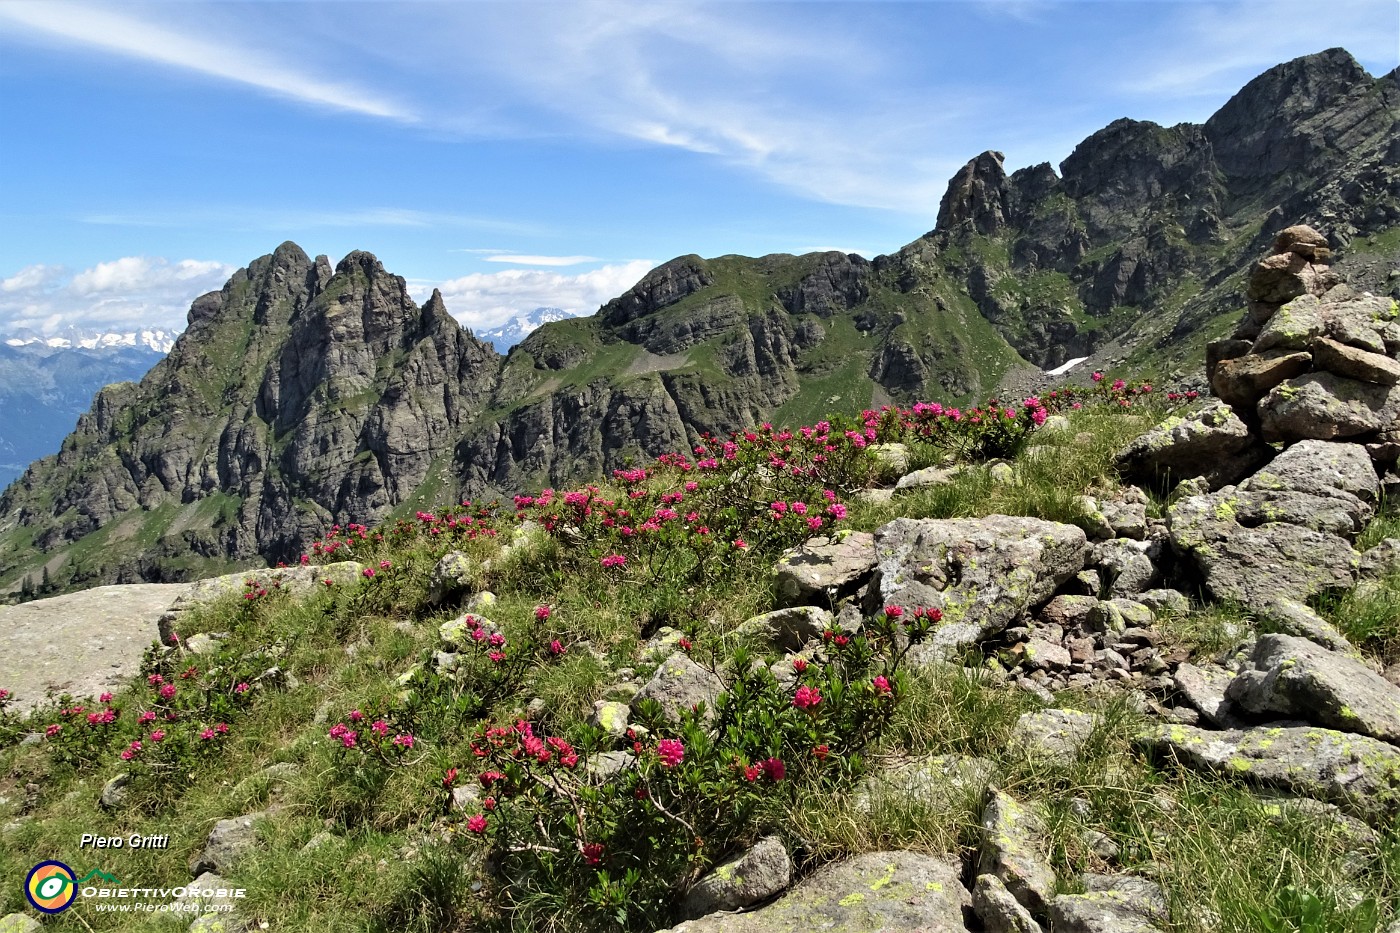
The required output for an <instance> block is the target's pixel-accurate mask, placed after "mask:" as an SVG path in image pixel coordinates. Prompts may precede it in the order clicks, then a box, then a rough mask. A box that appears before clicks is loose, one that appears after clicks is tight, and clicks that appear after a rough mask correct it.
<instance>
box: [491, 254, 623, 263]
mask: <svg viewBox="0 0 1400 933" xmlns="http://www.w3.org/2000/svg"><path fill="white" fill-rule="evenodd" d="M483 259H484V261H486V262H508V263H511V264H512V265H517V266H579V265H582V264H583V263H585V262H598V261H599V260H598V257H597V256H521V255H513V254H510V253H495V254H493V255H490V256H485V257H483Z"/></svg>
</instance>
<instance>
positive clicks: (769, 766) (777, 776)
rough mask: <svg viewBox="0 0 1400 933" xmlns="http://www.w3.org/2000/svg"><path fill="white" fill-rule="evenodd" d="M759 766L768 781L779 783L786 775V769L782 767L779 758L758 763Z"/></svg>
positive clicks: (781, 761)
mask: <svg viewBox="0 0 1400 933" xmlns="http://www.w3.org/2000/svg"><path fill="white" fill-rule="evenodd" d="M759 765H760V767H762V768H763V773H764V774H766V775H767V776H768V780H770V781H781V780H782V779H783V778H784V777H785V776H786V775H787V768H786V767H785V766H784V765H783V760H782V759H781V758H769V759H768V760H766V761H763V762H760V763H759Z"/></svg>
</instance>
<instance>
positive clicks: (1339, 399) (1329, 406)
mask: <svg viewBox="0 0 1400 933" xmlns="http://www.w3.org/2000/svg"><path fill="white" fill-rule="evenodd" d="M1397 415H1400V387H1396V386H1394V385H1379V384H1377V383H1374V382H1361V381H1358V380H1356V379H1348V378H1346V377H1345V376H1337V375H1333V374H1332V373H1329V372H1312V373H1308V374H1306V375H1303V376H1298V377H1296V378H1294V379H1289V380H1287V381H1286V382H1283V383H1280V384H1279V385H1277V386H1275V387H1274V388H1273V389H1272V390H1271V391H1270V392H1269V394H1268V395H1266V396H1264V399H1263V400H1262V401H1261V402H1260V403H1259V423H1260V426H1261V429H1262V431H1263V434H1264V439H1265V440H1266V441H1296V440H1304V439H1307V438H1319V439H1322V440H1331V439H1332V438H1346V437H1356V436H1358V435H1361V434H1369V433H1371V432H1374V431H1379V430H1381V429H1382V428H1384V427H1386V426H1388V425H1389V424H1391V423H1392V422H1393V421H1394V420H1395V418H1396V416H1397Z"/></svg>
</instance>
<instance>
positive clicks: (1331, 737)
mask: <svg viewBox="0 0 1400 933" xmlns="http://www.w3.org/2000/svg"><path fill="white" fill-rule="evenodd" d="M1137 742H1138V744H1139V745H1140V746H1142V747H1144V748H1146V749H1147V750H1148V751H1150V752H1153V753H1156V754H1159V755H1166V756H1172V757H1175V758H1176V760H1177V761H1178V762H1180V763H1181V764H1183V765H1186V766H1187V767H1189V768H1192V769H1194V770H1197V771H1203V772H1207V773H1211V774H1223V775H1227V776H1230V777H1235V778H1239V779H1240V780H1243V781H1247V782H1249V783H1251V784H1257V785H1260V786H1262V787H1272V788H1278V789H1281V790H1286V791H1289V792H1290V793H1294V794H1299V795H1301V796H1304V797H1312V798H1314V799H1316V800H1322V801H1326V802H1330V803H1335V804H1337V805H1338V806H1340V807H1342V808H1343V809H1344V810H1349V811H1351V812H1352V813H1354V814H1356V815H1357V816H1360V817H1362V818H1363V819H1367V820H1369V821H1372V822H1375V823H1380V822H1381V821H1384V820H1393V819H1395V815H1396V814H1397V813H1400V748H1396V747H1395V746H1394V745H1390V744H1388V743H1386V742H1381V741H1379V740H1377V739H1372V738H1367V737H1366V736H1364V735H1352V734H1351V733H1348V732H1335V731H1333V730H1331V729H1318V728H1313V727H1311V726H1299V725H1288V726H1275V727H1267V726H1266V727H1260V728H1258V729H1243V730H1242V729H1232V730H1229V731H1226V732H1211V731H1208V730H1205V729H1197V728H1195V727H1193V726H1179V725H1164V726H1157V727H1155V728H1152V729H1149V730H1147V731H1146V732H1143V733H1141V734H1140V735H1139V736H1138V738H1137Z"/></svg>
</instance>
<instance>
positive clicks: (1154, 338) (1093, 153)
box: [925, 49, 1400, 367]
mask: <svg viewBox="0 0 1400 933" xmlns="http://www.w3.org/2000/svg"><path fill="white" fill-rule="evenodd" d="M1001 163H1002V160H1001V156H1000V154H999V153H995V152H988V153H983V154H982V155H980V156H978V157H977V158H975V159H973V160H972V161H971V162H969V163H968V165H967V167H966V168H964V169H963V170H962V171H961V172H960V173H959V174H958V175H957V176H956V177H955V178H954V180H953V183H952V185H950V187H949V190H948V194H947V195H946V196H945V197H944V200H943V204H942V206H941V208H940V210H939V220H938V226H937V228H936V229H935V231H934V232H933V233H931V234H929V236H928V237H926V238H925V240H927V241H928V245H927V247H925V249H926V250H928V251H931V252H932V253H934V254H935V255H936V256H937V257H938V258H939V260H940V262H939V264H940V265H941V266H942V267H943V268H944V269H945V270H946V271H947V272H948V273H949V274H951V275H953V276H955V277H956V278H958V279H959V280H960V281H961V282H964V283H966V287H967V290H968V292H969V293H970V294H971V295H972V297H973V298H974V299H975V300H976V302H977V306H978V308H979V309H980V310H981V311H982V313H983V314H984V315H986V317H987V318H988V320H990V321H992V322H993V323H994V324H995V325H996V326H997V328H998V330H999V331H1000V332H1001V333H1002V334H1003V336H1005V337H1006V339H1007V340H1008V341H1010V342H1011V344H1012V345H1013V346H1014V347H1015V348H1016V349H1017V351H1018V352H1020V354H1021V355H1022V356H1024V357H1025V358H1026V359H1027V360H1029V361H1031V362H1033V363H1036V364H1038V365H1041V366H1044V367H1050V366H1054V365H1058V364H1059V363H1061V362H1063V361H1064V360H1066V359H1068V358H1071V357H1077V356H1083V355H1086V354H1089V353H1091V352H1093V351H1095V350H1097V349H1099V348H1102V347H1105V346H1108V345H1110V344H1116V346H1115V349H1117V350H1120V351H1121V352H1120V356H1122V355H1127V354H1128V353H1129V352H1131V351H1133V350H1139V351H1140V352H1139V353H1138V359H1137V360H1136V361H1137V362H1139V363H1148V362H1151V360H1150V359H1149V357H1151V356H1154V355H1158V354H1159V353H1160V351H1161V350H1163V349H1165V348H1166V346H1167V345H1168V344H1172V345H1174V346H1173V347H1172V349H1173V350H1174V351H1175V352H1174V353H1172V354H1169V355H1170V356H1171V357H1172V358H1173V359H1178V358H1179V359H1184V358H1186V357H1187V356H1189V354H1190V353H1195V352H1199V350H1200V344H1202V343H1204V341H1205V339H1206V335H1205V333H1204V331H1205V329H1207V328H1208V327H1209V325H1210V324H1211V323H1212V322H1216V323H1218V320H1217V319H1219V318H1220V317H1221V316H1222V315H1227V314H1234V313H1236V312H1237V311H1238V305H1237V296H1238V294H1239V293H1240V292H1241V291H1242V288H1241V287H1240V286H1241V284H1242V282H1241V280H1240V279H1238V278H1237V277H1236V278H1234V279H1233V280H1231V281H1228V282H1227V281H1226V280H1227V279H1230V278H1231V277H1232V276H1238V275H1239V274H1240V272H1241V270H1243V269H1244V268H1245V267H1246V266H1247V265H1248V264H1249V260H1250V257H1251V256H1253V255H1254V254H1256V253H1257V252H1258V251H1259V250H1260V249H1262V248H1264V247H1265V246H1266V245H1267V244H1268V243H1269V242H1270V241H1271V239H1272V238H1273V236H1274V234H1276V233H1277V232H1278V231H1279V230H1281V229H1283V228H1284V227H1286V226H1288V225H1289V224H1293V223H1300V222H1308V223H1314V224H1316V225H1317V226H1318V227H1319V228H1320V229H1325V230H1327V231H1329V236H1330V238H1331V243H1332V246H1333V247H1334V248H1338V249H1344V248H1346V247H1348V246H1351V245H1352V244H1353V242H1354V241H1356V240H1357V239H1358V237H1360V238H1362V242H1360V243H1358V244H1357V246H1358V248H1359V251H1361V252H1385V250H1383V249H1377V248H1376V244H1374V243H1372V242H1368V241H1367V240H1368V238H1367V235H1368V234H1375V233H1379V232H1383V231H1385V230H1388V229H1390V228H1393V227H1394V226H1395V225H1396V223H1397V222H1400V169H1397V166H1400V73H1397V72H1392V73H1390V74H1388V75H1386V76H1385V77H1382V78H1379V79H1376V78H1372V77H1371V76H1370V75H1368V74H1367V73H1366V72H1365V70H1364V69H1362V68H1361V66H1360V65H1358V64H1357V63H1356V61H1355V60H1354V59H1353V58H1352V57H1351V56H1350V55H1349V54H1348V53H1347V52H1345V51H1344V50H1341V49H1332V50H1330V51H1327V52H1323V53H1320V54H1317V55H1311V56H1307V57H1305V58H1300V59H1297V60H1295V61H1292V62H1288V63H1286V64H1283V65H1279V66H1278V67H1276V68H1273V69H1270V70H1269V71H1268V72H1266V73H1264V74H1262V75H1260V76H1259V77H1258V78H1256V79H1254V80H1253V81H1251V82H1250V83H1249V84H1248V85H1247V86H1246V87H1245V88H1244V89H1243V90H1241V91H1240V92H1239V93H1238V94H1236V95H1235V96H1234V97H1233V98H1231V100H1230V101H1229V102H1228V103H1226V104H1225V106H1223V107H1222V108H1221V109H1220V110H1219V112H1217V113H1216V114H1215V115H1213V116H1212V117H1211V118H1210V119H1209V120H1207V121H1206V123H1205V124H1204V125H1199V126H1198V125H1193V124H1181V125H1179V126H1174V127H1162V126H1158V125H1156V124H1154V123H1147V122H1141V121H1136V120H1117V121H1115V122H1114V123H1112V124H1110V125H1109V126H1107V127H1105V128H1104V129H1102V130H1100V131H1099V132H1097V133H1095V134H1094V135H1092V136H1090V137H1089V138H1088V139H1086V140H1085V141H1084V142H1082V143H1081V144H1080V145H1079V146H1078V147H1077V148H1076V149H1075V150H1074V152H1073V153H1072V154H1071V155H1070V156H1069V157H1068V158H1067V159H1065V161H1064V162H1063V163H1062V164H1061V166H1060V173H1059V174H1058V175H1057V174H1056V173H1055V171H1054V170H1053V169H1052V168H1051V167H1050V166H1049V165H1038V166H1035V167H1033V168H1027V169H1021V170H1020V171H1017V172H1015V173H1012V174H1011V175H1007V174H1006V172H1005V170H1004V169H1003V167H1002V164H1001ZM1357 271H1358V272H1359V271H1360V270H1357ZM1358 284H1360V285H1362V286H1363V287H1375V286H1380V285H1383V284H1384V283H1383V282H1382V281H1381V280H1377V279H1374V278H1373V279H1372V280H1369V281H1364V282H1360V283H1358ZM1386 287H1390V286H1386ZM1193 335H1194V336H1195V338H1196V339H1192V340H1188V339H1187V338H1188V337H1192V336H1193Z"/></svg>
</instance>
